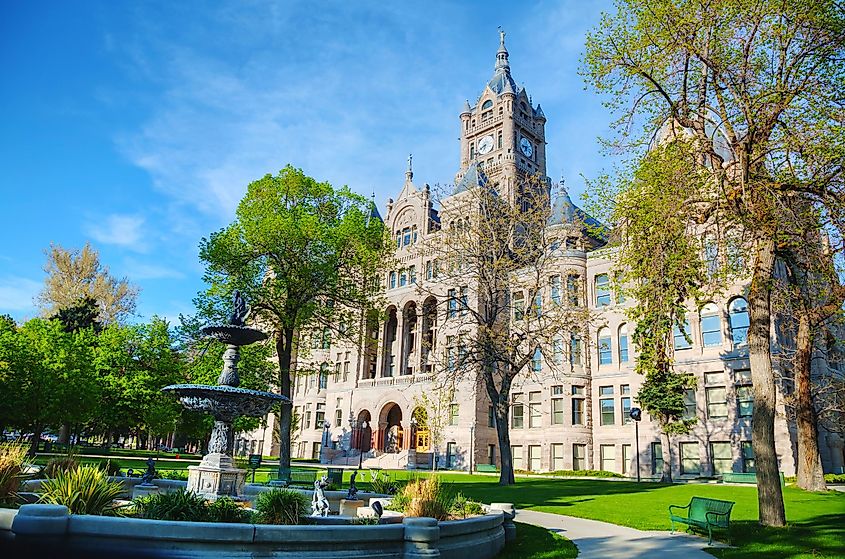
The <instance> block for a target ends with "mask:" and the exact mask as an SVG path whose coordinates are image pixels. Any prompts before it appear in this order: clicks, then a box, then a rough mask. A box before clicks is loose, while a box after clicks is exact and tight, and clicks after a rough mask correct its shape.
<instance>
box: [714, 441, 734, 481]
mask: <svg viewBox="0 0 845 559" xmlns="http://www.w3.org/2000/svg"><path fill="white" fill-rule="evenodd" d="M710 467H711V468H712V470H713V473H714V474H724V473H729V472H731V471H733V456H731V443H729V442H711V443H710Z"/></svg>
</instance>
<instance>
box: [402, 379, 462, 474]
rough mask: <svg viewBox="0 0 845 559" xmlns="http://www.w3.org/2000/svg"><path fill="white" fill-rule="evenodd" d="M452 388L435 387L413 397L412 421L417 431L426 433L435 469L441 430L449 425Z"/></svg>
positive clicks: (441, 438) (442, 439) (441, 444)
mask: <svg viewBox="0 0 845 559" xmlns="http://www.w3.org/2000/svg"><path fill="white" fill-rule="evenodd" d="M454 392H455V389H454V387H448V388H447V387H446V386H436V387H434V388H433V390H431V391H430V393H431V394H433V395H429V392H423V393H421V394H419V395H418V396H414V412H413V416H412V419H413V420H414V421H416V425H417V429H425V430H427V431H428V441H429V445H431V450H432V452H431V468H432V470H436V469H437V456H438V454H439V452H440V449H441V448H443V441H444V433H443V430H444V429H445V428H446V425H448V423H449V406H450V405H451V404H452V400H453V398H454Z"/></svg>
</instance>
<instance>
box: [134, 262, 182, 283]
mask: <svg viewBox="0 0 845 559" xmlns="http://www.w3.org/2000/svg"><path fill="white" fill-rule="evenodd" d="M121 271H122V272H123V274H125V275H126V277H127V278H128V279H129V281H137V280H147V279H165V278H172V279H181V278H184V277H185V274H184V273H182V272H180V271H179V270H176V269H174V268H169V267H167V266H163V265H161V264H156V263H152V262H141V261H139V260H136V259H134V258H126V259H125V260H124V262H123V268H122V270H121Z"/></svg>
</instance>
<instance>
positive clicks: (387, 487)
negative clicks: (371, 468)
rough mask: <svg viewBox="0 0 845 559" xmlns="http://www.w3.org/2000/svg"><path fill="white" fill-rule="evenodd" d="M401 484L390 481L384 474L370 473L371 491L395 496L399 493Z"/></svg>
mask: <svg viewBox="0 0 845 559" xmlns="http://www.w3.org/2000/svg"><path fill="white" fill-rule="evenodd" d="M399 489H400V487H399V484H398V483H397V482H396V481H394V480H392V479H390V476H388V475H387V474H385V473H383V472H376V473H375V474H373V472H370V491H372V492H373V493H380V494H382V495H393V494H395V493H398V492H399Z"/></svg>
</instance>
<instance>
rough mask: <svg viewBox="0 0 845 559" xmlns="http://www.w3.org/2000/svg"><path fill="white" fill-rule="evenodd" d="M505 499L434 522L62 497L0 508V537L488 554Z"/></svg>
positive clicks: (163, 550)
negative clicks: (114, 511)
mask: <svg viewBox="0 0 845 559" xmlns="http://www.w3.org/2000/svg"><path fill="white" fill-rule="evenodd" d="M512 511H513V507H512V505H501V504H499V505H493V506H492V507H491V511H490V512H489V513H488V514H486V515H484V516H479V517H474V518H468V519H466V520H456V521H449V522H437V521H436V520H434V519H433V518H406V519H404V521H403V523H402V524H386V525H377V526H311V525H306V526H268V525H257V524H220V523H208V522H176V521H164V520H143V519H136V518H119V517H105V516H89V515H70V514H68V509H67V507H64V506H61V505H39V504H35V505H23V506H22V507H21V508H20V509H18V510H17V511H6V510H2V509H0V512H2V514H0V543H2V545H3V548H11V551H12V554H11V555H9V554H7V553H3V554H2V555H4V556H16V555H15V553H19V552H21V551H22V550H46V551H57V550H61V551H62V553H63V554H69V555H71V556H77V555H78V556H85V557H91V556H96V557H99V556H102V557H112V556H114V557H117V556H121V557H136V556H145V557H161V558H171V557H172V558H176V557H178V558H181V559H188V558H193V557H197V558H199V557H226V558H244V559H246V558H254V557H263V558H268V559H269V558H274V559H292V558H295V557H309V558H312V559H317V558H326V559H328V558H330V557H352V558H358V559H370V558H373V559H422V558H429V559H433V558H437V557H444V558H458V557H466V556H467V555H468V554H472V557H473V559H492V558H493V557H495V556H496V555H497V554H498V553H499V551H501V549H502V547H503V546H504V544H505V540H506V534H507V535H508V539H510V538H512V537H513V534H514V533H515V532H514V530H513V512H512Z"/></svg>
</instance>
